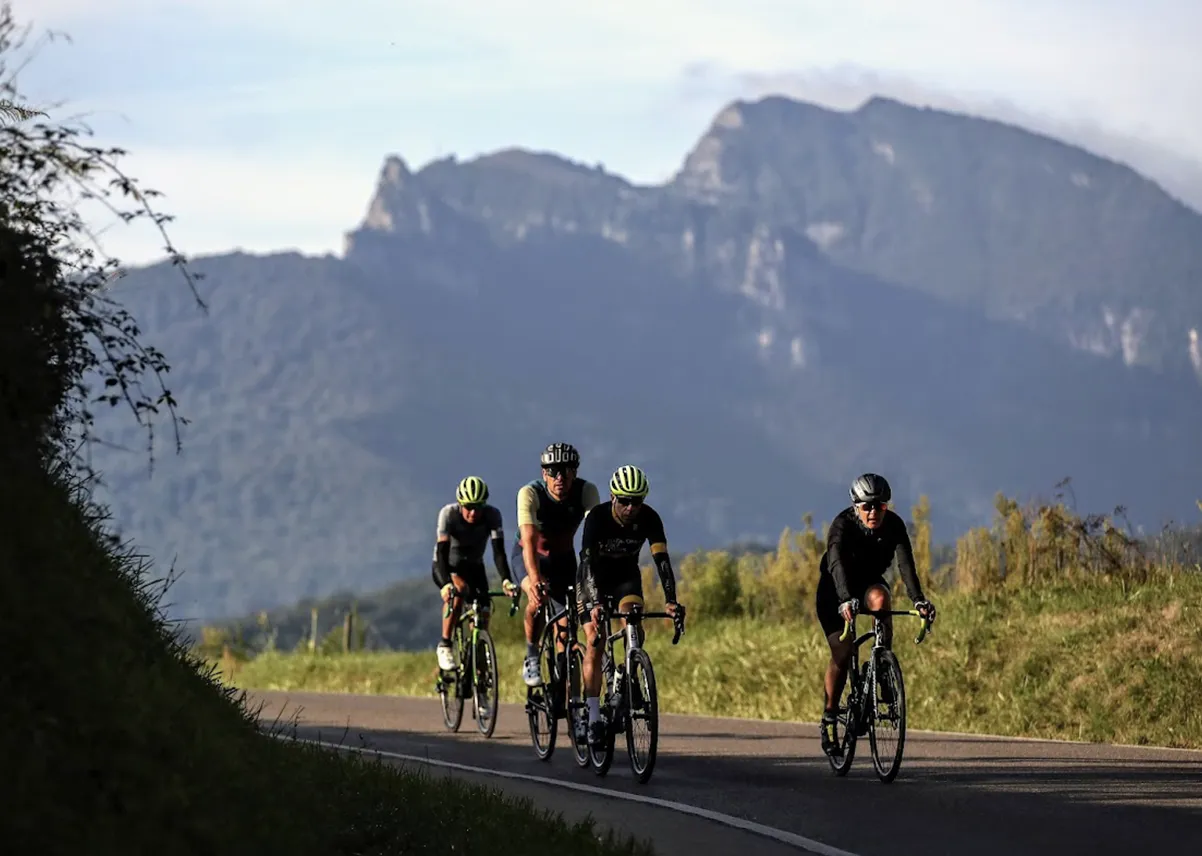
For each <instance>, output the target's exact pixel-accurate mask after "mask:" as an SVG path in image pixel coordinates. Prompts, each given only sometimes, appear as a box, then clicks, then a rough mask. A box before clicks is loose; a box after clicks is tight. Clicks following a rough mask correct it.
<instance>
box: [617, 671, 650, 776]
mask: <svg viewBox="0 0 1202 856" xmlns="http://www.w3.org/2000/svg"><path fill="white" fill-rule="evenodd" d="M628 659H629V665H628V667H627V669H626V692H625V693H623V694H622V695H623V697H624V698H625V699H626V716H625V719H626V754H627V755H628V756H629V757H630V772H632V773H633V774H634V779H635V781H636V782H638V783H639V784H640V785H645V784H646V783H647V782H648V781H650V779H651V774H652V773H653V772H654V771H655V758H656V754H657V750H658V748H659V693H658V692H657V691H656V687H655V669H653V668H652V667H651V655H650V654H648V653H647V652H646V651H644V650H643V649H641V648H639V649H636V650H634V651H631V652H630V657H629V658H628ZM640 676H641V677H642V680H640ZM636 688H637V690H636ZM636 691H637V693H638V695H639V697H640V698H639V702H640V704H639V707H641V708H642V710H641V711H639V710H636V705H635V693H636ZM640 721H645V722H646V723H647V735H648V736H647V749H646V751H645V752H641V751H640V750H639V749H638V748H636V737H635V723H636V722H640Z"/></svg>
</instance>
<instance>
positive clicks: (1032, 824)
mask: <svg viewBox="0 0 1202 856" xmlns="http://www.w3.org/2000/svg"><path fill="white" fill-rule="evenodd" d="M252 703H256V704H257V703H262V704H263V705H264V707H263V711H262V713H261V718H262V719H265V720H272V719H274V718H275V717H276V716H277V715H280V714H281V713H282V718H284V719H290V718H292V717H294V716H295V717H297V724H298V729H297V734H298V736H299V737H302V738H309V739H321V740H323V741H329V742H333V743H343V744H345V745H348V746H360V747H363V746H366V747H370V748H371V749H373V750H383V751H384V752H391V753H397V754H401V755H408V756H414V757H412V758H410V759H393V760H396V761H397V762H398V763H408V764H421V763H422V759H430V760H431V761H438V762H448V763H450V764H452V765H455V764H458V765H466V766H470V767H473V768H485V769H487V770H490V771H498V772H501V773H506V774H511V775H514V776H516V778H504V777H499V776H493V775H485V774H482V773H480V772H478V771H476V770H471V771H468V770H463V769H458V768H454V767H451V768H446V767H443V768H437V769H442V770H443V771H445V772H446V773H447V774H448V775H455V776H462V777H466V778H469V779H473V780H477V781H481V782H486V783H488V784H491V785H494V786H496V787H498V788H501V789H502V790H504V791H506V792H509V793H516V794H522V795H528V796H530V797H532V798H533V799H535V800H536V801H537V802H538V803H539V804H540V805H542V806H545V807H547V808H550V809H553V810H555V811H560V812H562V813H563V814H564V815H565V817H568V818H570V819H574V818H577V817H583V816H585V815H588V814H591V815H593V816H594V817H595V818H596V819H597V820H598V822H600V823H601V824H603V825H608V826H611V827H613V828H615V829H618V830H619V831H624V832H628V833H631V834H634V835H636V836H638V837H647V838H651V839H652V841H653V842H654V845H655V847H656V850H657V851H658V852H659V853H660V854H662V856H675V854H677V853H679V854H688V856H697V854H698V853H699V852H700V853H706V854H715V856H716V854H724V853H738V854H740V856H743V854H745V853H748V852H751V853H755V854H757V856H759V854H765V855H766V856H775V854H784V853H798V852H820V853H821V852H825V853H828V854H830V856H835V850H834V849H835V848H837V849H838V850H840V851H844V852H845V853H850V854H855V856H876V854H881V856H886V854H888V856H911V854H913V856H933V854H972V856H994V854H1007V856H1008V855H1009V854H1023V855H1024V856H1036V854H1043V853H1047V854H1055V856H1063V854H1065V853H1089V854H1091V856H1100V854H1111V853H1114V854H1131V853H1136V852H1139V851H1141V850H1142V851H1145V852H1147V851H1149V850H1151V849H1154V848H1155V849H1161V848H1163V849H1165V850H1170V851H1172V852H1196V851H1197V850H1198V849H1199V848H1202V752H1191V751H1184V750H1172V749H1143V748H1130V747H1118V746H1105V745H1097V744H1083V743H1062V742H1055V741H1042V740H1017V739H1013V738H999V737H977V736H970V735H962V734H946V733H939V732H927V731H917V730H913V729H912V730H910V731H909V732H908V733H907V738H906V756H905V760H904V761H903V765H902V770H901V774H900V775H899V776H898V778H897V779H896V780H895V781H894V782H893V783H892V784H889V785H883V784H881V783H880V782H879V781H878V780H877V778H876V776H875V774H874V773H873V771H872V767H871V764H872V761H871V758H870V757H869V750H868V745H867V744H868V741H867V739H864V740H862V741H861V743H860V746H859V748H858V749H857V753H856V755H857V757H856V760H855V764H854V766H853V767H852V770H851V772H850V773H849V774H848V776H847V777H846V778H842V779H837V778H834V777H833V776H832V775H831V773H830V768H829V766H828V764H827V762H826V759H825V758H824V757H823V756H822V754H821V751H820V749H819V744H818V729H817V726H816V725H815V724H812V723H781V722H760V721H754V720H741V719H723V718H713V717H699V716H669V715H664V716H662V717H661V723H660V743H659V759H658V761H657V764H656V768H655V776H654V778H653V779H652V780H651V781H650V782H649V783H648V784H646V785H638V784H636V783H635V782H634V781H633V780H632V778H631V776H630V771H629V767H628V766H627V762H626V756H625V743H624V741H622V739H621V738H619V742H618V747H617V748H618V754H617V756H616V757H615V760H614V765H613V767H612V768H611V769H610V771H609V775H608V776H606V777H604V778H601V777H598V776H596V775H595V774H594V773H593V772H592V771H591V770H581V769H579V768H578V767H576V764H575V762H574V759H573V758H572V752H571V747H570V746H569V745H568V744H566V743H565V742H564V739H563V737H564V735H563V726H564V724H565V723H564V722H563V721H562V720H561V722H560V739H559V742H558V744H557V748H556V750H555V754H554V756H553V757H552V758H551V760H550V761H549V762H543V761H539V760H538V758H536V757H535V755H534V751H533V748H532V747H531V745H530V733H529V729H528V726H527V721H526V716H525V713H524V711H523V710H522V707H521V706H520V705H512V704H507V705H503V706H502V709H501V713H500V719H499V721H498V724H497V730H496V733H495V734H494V735H493V737H492V739H489V740H485V739H484V738H482V737H481V736H480V735H479V734H477V733H476V731H475V723H474V722H473V721H472V719H471V716H470V712H469V711H470V707H469V709H468V710H465V712H464V721H463V725H462V726H461V728H460V731H459V733H458V734H449V733H448V732H447V731H446V730H445V729H444V727H443V724H442V716H441V711H440V708H439V702H438V700H437V699H435V698H429V699H424V698H402V697H396V696H362V695H341V694H325V693H300V692H256V693H254V694H253V695H252ZM522 776H534V777H539V778H543V779H553V780H555V782H560V783H564V782H566V783H574V784H577V785H580V786H583V788H584V790H572V789H569V788H565V787H563V786H562V785H560V784H553V783H550V782H548V783H543V782H533V781H530V780H528V779H524V778H521V777H522ZM594 789H601V790H603V791H605V792H606V793H607V794H614V793H625V794H633V795H637V796H639V797H647V798H651V800H652V803H651V804H648V803H647V802H636V801H630V800H626V799H621V798H611V797H609V796H606V794H602V793H598V792H596V791H595V790H594ZM656 800H659V801H671V802H672V803H677V804H684V805H686V806H693V807H696V808H699V809H702V810H705V811H708V812H714V813H718V814H720V815H722V816H724V817H729V818H730V819H731V821H730V822H739V821H743V822H748V821H749V822H751V823H753V824H761V825H763V826H766V827H770V828H771V829H773V830H777V831H778V833H777V839H773V838H769V837H766V836H765V835H764V834H762V833H761V832H755V831H748V830H746V829H738V828H734V827H733V826H730V825H729V823H722V822H719V821H718V820H716V819H708V818H701V817H696V816H691V815H689V814H685V813H682V811H681V810H679V809H674V808H672V807H668V806H664V805H662V804H655V803H654V801H656ZM781 838H785V839H788V840H779V839H781ZM807 842H809V843H808V844H807ZM699 848H700V849H699ZM749 848H750V849H749Z"/></svg>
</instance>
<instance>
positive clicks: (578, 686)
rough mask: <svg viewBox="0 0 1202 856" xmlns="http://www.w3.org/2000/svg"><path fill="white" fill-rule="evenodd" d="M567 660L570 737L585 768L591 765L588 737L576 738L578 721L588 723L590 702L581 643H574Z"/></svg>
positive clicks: (577, 763) (579, 763)
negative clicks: (585, 696)
mask: <svg viewBox="0 0 1202 856" xmlns="http://www.w3.org/2000/svg"><path fill="white" fill-rule="evenodd" d="M567 662H568V674H567V681H566V682H567V685H568V718H567V729H568V735H569V739H570V740H571V741H572V754H573V755H574V756H575V758H576V766H578V767H580V768H581V769H583V768H585V767H587V766H588V765H589V763H590V761H589V752H588V739H587V737H586V739H585V740H584V742H581V741H579V740H577V739H576V733H577V727H576V723H577V721H579V720H581V719H583V720H584V722H585V724H587V723H588V704H587V703H586V702H585V700H584V654H583V653H582V652H581V650H580V645H579V644H574V645H572V653H571V656H570V657H568V661H567Z"/></svg>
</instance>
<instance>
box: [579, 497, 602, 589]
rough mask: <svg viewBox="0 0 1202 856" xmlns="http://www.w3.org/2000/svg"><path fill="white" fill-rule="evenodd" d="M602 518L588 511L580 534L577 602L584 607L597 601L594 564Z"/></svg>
mask: <svg viewBox="0 0 1202 856" xmlns="http://www.w3.org/2000/svg"><path fill="white" fill-rule="evenodd" d="M594 507H595V506H594ZM601 520H602V517H601V515H600V514H591V513H586V514H585V516H584V531H583V532H581V534H580V563H579V564H578V565H577V566H576V591H577V593H578V594H577V597H576V602H577V603H579V604H580V606H581V607H582V608H583V607H585V606H588V605H590V604H594V603H596V602H597V572H596V568H594V567H593V565H594V562H595V561H596V557H597V547H598V545H599V543H600V537H599V536H600V532H601V527H600V523H601Z"/></svg>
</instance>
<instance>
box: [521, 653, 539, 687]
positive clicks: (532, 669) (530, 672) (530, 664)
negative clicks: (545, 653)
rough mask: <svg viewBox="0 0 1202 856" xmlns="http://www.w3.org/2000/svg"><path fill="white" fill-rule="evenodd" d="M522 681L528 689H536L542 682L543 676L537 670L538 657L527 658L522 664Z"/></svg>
mask: <svg viewBox="0 0 1202 856" xmlns="http://www.w3.org/2000/svg"><path fill="white" fill-rule="evenodd" d="M522 680H523V681H525V682H526V686H528V687H537V686H538V685H539V684H541V683H542V682H543V676H542V674H541V673H540V672H539V670H538V657H527V658H526V662H525V663H523V664H522Z"/></svg>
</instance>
